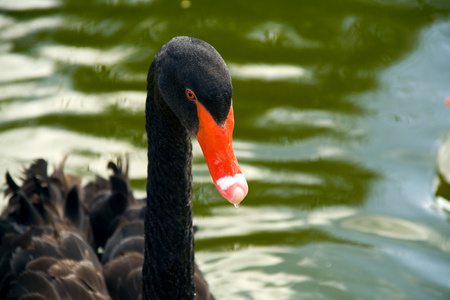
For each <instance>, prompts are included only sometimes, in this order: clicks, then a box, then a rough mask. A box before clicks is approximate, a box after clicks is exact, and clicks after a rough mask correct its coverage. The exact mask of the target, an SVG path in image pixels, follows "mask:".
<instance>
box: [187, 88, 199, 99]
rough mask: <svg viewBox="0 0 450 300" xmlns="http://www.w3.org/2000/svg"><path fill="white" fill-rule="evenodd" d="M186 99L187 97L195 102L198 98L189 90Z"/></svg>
mask: <svg viewBox="0 0 450 300" xmlns="http://www.w3.org/2000/svg"><path fill="white" fill-rule="evenodd" d="M186 97H187V98H188V99H189V100H195V99H197V97H196V96H195V94H194V92H193V91H191V90H190V89H187V90H186Z"/></svg>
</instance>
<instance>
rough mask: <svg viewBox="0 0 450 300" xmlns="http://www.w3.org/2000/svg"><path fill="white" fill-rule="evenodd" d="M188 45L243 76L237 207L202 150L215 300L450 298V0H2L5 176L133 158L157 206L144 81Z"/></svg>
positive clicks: (200, 178)
mask: <svg viewBox="0 0 450 300" xmlns="http://www.w3.org/2000/svg"><path fill="white" fill-rule="evenodd" d="M178 35H189V36H195V37H198V38H201V39H204V40H205V41H207V42H209V43H210V44H212V45H213V46H214V47H215V48H216V49H217V50H218V51H219V52H220V53H221V54H222V56H223V57H224V59H225V61H226V62H227V64H228V66H229V68H230V71H231V74H232V78H233V85H234V94H233V103H234V110H235V119H236V128H235V133H234V139H235V142H234V147H235V150H236V155H237V157H238V159H239V161H240V164H241V166H242V169H243V171H244V173H245V175H246V177H247V179H248V181H249V186H250V192H249V195H248V197H247V198H246V199H245V201H244V202H243V203H242V205H241V206H240V208H239V209H235V208H234V207H233V206H232V205H229V204H228V203H227V202H226V201H225V200H224V199H222V198H221V196H220V195H219V193H218V192H217V191H216V190H215V187H214V185H213V184H212V182H211V180H210V177H209V174H208V171H207V167H206V164H205V161H204V159H203V158H202V155H201V150H200V148H199V146H198V145H197V144H195V145H194V180H195V203H194V211H195V220H194V222H195V223H196V224H197V225H198V226H199V228H200V229H199V232H198V234H197V235H196V259H197V261H198V263H199V265H200V267H201V269H202V270H203V272H204V273H205V275H206V277H207V279H208V281H209V283H210V286H211V289H212V291H213V293H214V294H215V296H216V297H217V298H218V299H449V298H450V239H449V234H450V224H449V217H448V214H447V213H446V212H444V211H442V210H441V209H440V207H439V206H437V205H436V204H435V199H434V182H435V179H436V173H435V161H436V157H437V153H438V149H439V147H440V146H441V145H442V144H443V142H444V141H445V139H446V136H447V135H448V134H449V128H450V107H446V106H445V105H444V99H445V98H446V97H448V96H450V59H449V57H450V4H449V2H448V1H432V0H427V1H412V0H411V1H400V0H398V1H382V0H378V1H375V0H373V1H369V0H358V1H357V0H347V1H314V2H310V1H278V2H277V3H276V4H274V2H273V1H258V3H256V2H255V3H253V2H249V1H226V2H217V1H215V2H213V1H205V0H198V1H157V0H155V1H139V0H135V1H120V0H117V1H113V0H111V1H100V0H99V1H70V0H66V1H58V0H35V1H31V0H28V1H0V144H1V147H0V173H2V174H4V173H5V171H6V170H9V171H10V172H11V173H12V174H13V176H14V177H15V178H19V177H20V172H21V170H22V168H23V166H25V165H27V164H29V163H30V162H31V160H32V159H34V158H37V157H43V158H45V159H48V160H49V161H50V162H51V164H54V165H55V164H57V163H59V161H60V160H61V159H62V157H64V156H65V155H66V154H68V155H69V158H68V161H67V164H66V170H67V171H69V172H71V173H76V174H81V175H84V176H85V177H86V178H87V179H86V180H88V179H89V178H93V176H94V174H96V173H98V174H101V175H107V172H106V163H107V161H108V160H109V159H112V158H114V157H116V156H117V155H125V154H128V155H129V156H130V160H131V170H130V171H131V178H132V182H131V183H132V187H133V189H134V191H135V192H136V193H137V194H138V195H140V196H142V195H144V194H145V183H146V180H145V178H146V167H147V162H146V151H147V150H146V135H145V132H144V123H145V120H144V103H145V96H146V92H145V88H146V74H147V71H148V67H149V65H150V62H151V60H152V59H153V56H154V55H155V54H156V52H157V51H158V50H159V48H160V47H161V46H162V45H163V44H165V43H166V42H167V41H168V40H170V38H172V37H173V36H178ZM195 143H196V142H195ZM4 201H5V200H3V203H4Z"/></svg>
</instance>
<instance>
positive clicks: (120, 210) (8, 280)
mask: <svg viewBox="0 0 450 300" xmlns="http://www.w3.org/2000/svg"><path fill="white" fill-rule="evenodd" d="M231 96H232V85H231V77H230V74H229V71H228V68H227V67H226V64H225V62H224V61H223V59H222V57H221V56H220V54H219V53H218V52H217V51H216V50H215V49H214V48H213V47H212V46H211V45H209V44H207V43H206V42H204V41H201V40H198V39H195V38H190V37H176V38H174V39H172V40H171V41H170V42H168V43H167V44H166V45H164V46H163V47H162V48H161V50H160V51H159V52H158V54H157V55H156V56H155V58H154V60H153V62H152V64H151V66H150V70H149V73H148V77H147V101H146V108H145V111H146V130H147V137H148V179H147V198H146V199H142V200H139V199H134V197H133V195H132V193H131V190H130V188H129V183H128V175H127V169H128V167H127V165H128V164H126V165H125V166H124V165H123V164H122V162H121V161H119V162H118V163H117V164H116V163H113V162H110V163H109V164H108V167H109V168H110V169H111V170H113V173H114V174H113V175H112V176H111V177H110V179H109V180H106V179H103V178H101V177H97V178H96V180H95V181H94V182H92V183H90V184H88V185H87V186H85V187H84V188H83V189H81V188H79V186H80V180H79V178H77V177H74V176H70V175H67V174H64V173H63V164H64V162H63V163H61V165H60V166H59V167H58V168H57V169H56V171H55V172H54V173H53V174H52V175H50V176H48V175H47V163H46V162H45V161H44V160H36V161H35V162H34V163H33V165H32V166H31V167H30V168H29V169H27V170H25V172H24V182H23V184H22V186H19V185H17V184H16V183H15V182H14V180H13V179H12V177H11V176H10V175H9V174H8V173H7V174H6V181H7V185H8V189H7V191H6V193H7V194H11V197H10V200H9V204H8V206H7V207H6V208H5V210H4V212H3V213H2V218H1V219H0V239H1V244H0V271H1V274H0V295H1V299H24V300H25V299H70V298H77V299H110V297H112V298H113V299H133V300H135V299H214V297H213V296H212V295H211V294H210V292H209V289H208V285H207V283H206V281H205V280H204V279H203V276H202V274H201V272H200V271H199V270H198V268H197V266H196V265H195V263H194V249H193V248H194V243H193V241H194V239H193V235H194V228H193V225H192V172H191V164H192V144H191V138H192V137H193V136H195V137H197V140H198V141H199V143H200V146H201V148H202V150H203V154H204V156H205V159H206V162H207V165H208V168H209V170H210V173H211V176H212V178H213V181H214V183H215V185H216V187H217V189H218V191H219V192H220V194H222V195H223V196H224V197H225V198H226V199H227V200H228V201H229V202H231V203H232V204H235V205H239V203H240V202H241V201H242V200H243V199H244V197H245V196H246V195H247V192H248V186H247V182H246V180H245V178H244V176H243V174H242V172H241V170H240V167H239V165H238V163H237V160H236V157H235V155H234V151H233V148H232V132H233V127H234V116H233V107H232V103H231ZM94 249H95V250H94ZM143 253H144V254H143Z"/></svg>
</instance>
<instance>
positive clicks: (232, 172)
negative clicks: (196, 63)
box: [196, 101, 248, 204]
mask: <svg viewBox="0 0 450 300" xmlns="http://www.w3.org/2000/svg"><path fill="white" fill-rule="evenodd" d="M196 103H197V113H198V119H199V129H198V134H197V140H198V142H199V144H200V147H201V148H202V150H203V155H204V156H205V159H206V164H207V165H208V169H209V172H210V173H211V177H212V179H213V181H214V184H215V185H216V188H217V189H218V190H219V192H220V194H221V195H222V196H224V197H225V198H226V199H227V200H228V201H230V202H231V203H232V204H239V203H240V202H241V201H242V200H243V199H244V198H245V196H246V195H247V193H248V185H247V181H246V180H245V177H244V175H243V174H242V171H241V168H240V167H239V164H238V161H237V159H236V156H235V155H234V150H233V145H232V142H233V128H234V114H233V105H232V106H231V109H230V112H229V114H228V118H227V120H226V122H225V125H224V126H223V127H221V126H219V125H217V123H216V122H215V121H214V119H213V117H212V116H211V114H210V113H209V112H208V111H207V110H206V108H205V107H204V106H203V105H202V104H200V103H199V102H198V101H197V102H196Z"/></svg>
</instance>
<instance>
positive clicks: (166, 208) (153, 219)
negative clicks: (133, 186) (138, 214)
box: [143, 68, 195, 299]
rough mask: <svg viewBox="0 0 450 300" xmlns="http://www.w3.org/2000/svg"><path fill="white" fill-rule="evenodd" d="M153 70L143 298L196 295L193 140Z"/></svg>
mask: <svg viewBox="0 0 450 300" xmlns="http://www.w3.org/2000/svg"><path fill="white" fill-rule="evenodd" d="M153 76H154V73H153V68H151V69H150V73H149V86H148V95H147V103H146V130H147V137H148V179H147V211H146V215H145V260H144V266H143V286H144V290H143V292H144V299H194V291H195V287H194V263H193V258H194V249H193V248H194V238H193V229H192V170H191V169H192V166H191V165H192V144H191V137H190V135H189V134H188V132H187V130H186V129H185V128H184V126H183V125H182V124H181V123H180V121H179V120H178V118H177V117H176V116H175V115H174V114H173V112H172V111H171V110H170V109H169V107H168V106H167V104H166V103H165V102H164V100H163V99H162V96H161V94H160V93H159V90H158V88H157V86H156V85H155V84H154V83H155V81H154V79H153Z"/></svg>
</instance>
